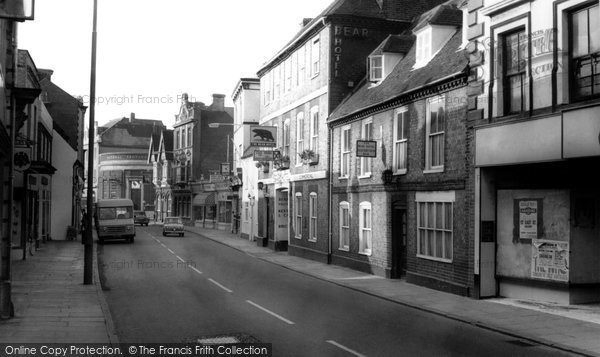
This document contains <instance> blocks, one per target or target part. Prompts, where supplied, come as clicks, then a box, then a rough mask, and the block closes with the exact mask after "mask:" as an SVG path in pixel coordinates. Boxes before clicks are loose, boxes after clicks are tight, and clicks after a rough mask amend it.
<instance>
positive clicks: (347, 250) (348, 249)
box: [338, 247, 350, 252]
mask: <svg viewBox="0 0 600 357" xmlns="http://www.w3.org/2000/svg"><path fill="white" fill-rule="evenodd" d="M338 250H341V251H343V252H349V251H350V247H339V248H338Z"/></svg>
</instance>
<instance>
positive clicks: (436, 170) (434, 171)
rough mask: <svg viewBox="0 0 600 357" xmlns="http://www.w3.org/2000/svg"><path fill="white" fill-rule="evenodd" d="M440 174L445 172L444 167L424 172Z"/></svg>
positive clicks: (424, 171)
mask: <svg viewBox="0 0 600 357" xmlns="http://www.w3.org/2000/svg"><path fill="white" fill-rule="evenodd" d="M440 172H444V166H442V167H435V168H431V169H427V170H423V173H424V174H436V173H440Z"/></svg>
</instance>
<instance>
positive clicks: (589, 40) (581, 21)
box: [570, 3, 600, 100]
mask: <svg viewBox="0 0 600 357" xmlns="http://www.w3.org/2000/svg"><path fill="white" fill-rule="evenodd" d="M570 29H571V68H573V70H572V71H571V88H572V89H571V93H572V96H573V99H574V100H579V99H585V98H589V97H592V96H598V95H600V7H599V5H598V4H597V3H596V4H594V5H592V6H588V7H586V8H583V9H580V10H577V11H574V12H572V13H571V15H570Z"/></svg>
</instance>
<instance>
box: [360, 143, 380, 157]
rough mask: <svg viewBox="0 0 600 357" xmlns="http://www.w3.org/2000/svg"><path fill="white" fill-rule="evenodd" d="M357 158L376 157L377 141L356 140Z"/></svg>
mask: <svg viewBox="0 0 600 357" xmlns="http://www.w3.org/2000/svg"><path fill="white" fill-rule="evenodd" d="M356 156H357V157H377V141H375V140H357V141H356Z"/></svg>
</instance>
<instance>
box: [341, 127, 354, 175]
mask: <svg viewBox="0 0 600 357" xmlns="http://www.w3.org/2000/svg"><path fill="white" fill-rule="evenodd" d="M350 140H351V138H350V125H347V126H345V127H343V128H342V130H341V136H340V141H341V143H340V177H342V178H347V177H349V176H350V149H351V148H352V145H351V143H350Z"/></svg>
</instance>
